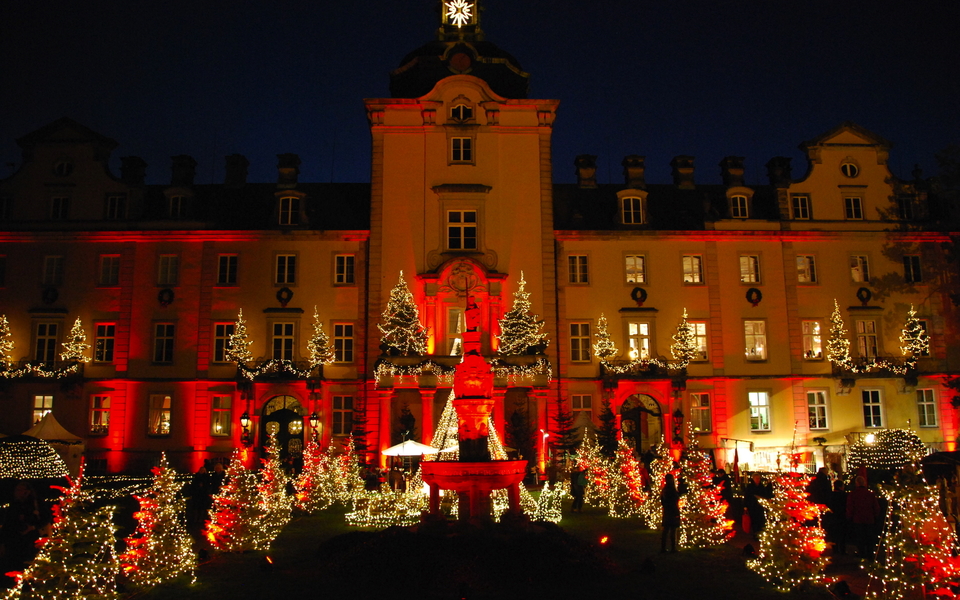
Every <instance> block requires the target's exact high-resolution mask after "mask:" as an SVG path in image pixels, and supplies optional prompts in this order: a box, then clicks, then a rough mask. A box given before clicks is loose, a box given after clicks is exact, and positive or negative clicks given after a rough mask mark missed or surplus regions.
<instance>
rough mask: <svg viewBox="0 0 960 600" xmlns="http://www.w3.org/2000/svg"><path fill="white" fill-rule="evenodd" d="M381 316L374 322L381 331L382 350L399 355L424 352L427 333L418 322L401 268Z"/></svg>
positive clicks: (418, 313)
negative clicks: (376, 322) (380, 318)
mask: <svg viewBox="0 0 960 600" xmlns="http://www.w3.org/2000/svg"><path fill="white" fill-rule="evenodd" d="M381 317H382V321H383V322H382V323H378V324H377V328H378V329H379V330H380V332H381V333H382V334H383V335H382V336H381V337H380V343H381V346H382V347H384V348H385V349H386V352H389V353H393V352H395V353H397V354H399V355H400V356H422V355H423V354H426V352H427V332H426V330H424V328H423V325H422V324H421V323H420V311H419V310H417V305H416V303H415V302H414V301H413V294H411V293H410V289H409V288H408V287H407V282H406V281H404V279H403V271H400V279H399V281H397V284H396V285H395V286H393V289H392V290H390V299H389V300H388V301H387V307H386V308H385V309H384V310H383V314H382V315H381Z"/></svg>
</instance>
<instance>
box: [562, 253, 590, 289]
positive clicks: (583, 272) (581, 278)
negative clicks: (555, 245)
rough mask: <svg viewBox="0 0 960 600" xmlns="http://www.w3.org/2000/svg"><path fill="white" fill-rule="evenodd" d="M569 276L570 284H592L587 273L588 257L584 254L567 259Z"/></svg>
mask: <svg viewBox="0 0 960 600" xmlns="http://www.w3.org/2000/svg"><path fill="white" fill-rule="evenodd" d="M567 275H568V278H569V279H568V281H569V282H570V283H590V275H589V272H588V271H587V257H586V256H585V255H582V254H571V255H570V256H568V257H567Z"/></svg>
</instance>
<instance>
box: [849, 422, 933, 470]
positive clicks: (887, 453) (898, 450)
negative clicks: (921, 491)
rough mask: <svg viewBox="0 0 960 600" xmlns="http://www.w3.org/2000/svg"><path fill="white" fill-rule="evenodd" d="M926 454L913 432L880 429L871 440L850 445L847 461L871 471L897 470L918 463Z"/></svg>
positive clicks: (924, 447)
mask: <svg viewBox="0 0 960 600" xmlns="http://www.w3.org/2000/svg"><path fill="white" fill-rule="evenodd" d="M926 453H927V450H926V446H925V445H924V443H923V441H922V440H921V439H920V436H918V435H917V434H916V433H914V432H913V431H909V430H907V429H881V430H880V431H878V432H877V433H875V434H874V437H873V439H871V440H869V441H868V440H866V439H860V440H857V441H856V442H854V443H853V444H851V445H850V450H849V455H848V458H847V461H848V462H849V464H851V465H855V466H860V465H863V466H866V467H869V468H871V469H899V468H900V467H903V466H904V465H909V464H913V463H916V462H919V461H920V459H921V458H923V457H924V456H925V455H926Z"/></svg>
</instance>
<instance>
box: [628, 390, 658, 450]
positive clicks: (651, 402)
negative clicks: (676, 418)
mask: <svg viewBox="0 0 960 600" xmlns="http://www.w3.org/2000/svg"><path fill="white" fill-rule="evenodd" d="M620 431H621V433H622V435H623V439H624V440H625V441H626V442H627V444H628V445H630V446H631V447H632V448H634V449H635V450H636V451H637V453H638V454H642V453H644V452H646V451H647V450H649V449H650V448H652V447H653V446H655V445H656V444H657V442H659V441H660V439H661V438H662V437H663V410H662V409H661V407H660V403H659V402H657V400H656V399H655V398H654V397H653V396H648V395H647V394H634V395H633V396H630V397H629V398H627V399H626V400H624V401H623V404H621V405H620Z"/></svg>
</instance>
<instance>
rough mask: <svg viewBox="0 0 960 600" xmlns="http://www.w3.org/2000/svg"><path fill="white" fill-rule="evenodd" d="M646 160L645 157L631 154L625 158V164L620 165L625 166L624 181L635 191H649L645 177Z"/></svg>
mask: <svg viewBox="0 0 960 600" xmlns="http://www.w3.org/2000/svg"><path fill="white" fill-rule="evenodd" d="M645 158H646V157H645V156H637V155H636V154H631V155H630V156H627V157H625V158H624V159H623V162H622V163H620V164H621V165H623V179H624V182H625V183H626V185H627V187H628V188H632V189H635V190H645V189H647V181H646V179H644V176H643V171H644V166H643V161H644V159H645Z"/></svg>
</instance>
